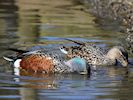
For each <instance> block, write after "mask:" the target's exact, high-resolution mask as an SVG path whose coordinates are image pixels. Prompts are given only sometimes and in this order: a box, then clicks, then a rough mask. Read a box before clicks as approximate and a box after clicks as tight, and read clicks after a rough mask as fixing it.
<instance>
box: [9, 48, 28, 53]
mask: <svg viewBox="0 0 133 100" xmlns="http://www.w3.org/2000/svg"><path fill="white" fill-rule="evenodd" d="M7 50H11V51H15V52H17V53H26V52H28V51H26V50H21V49H16V48H8V49H7Z"/></svg>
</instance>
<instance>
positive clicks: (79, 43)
mask: <svg viewBox="0 0 133 100" xmlns="http://www.w3.org/2000/svg"><path fill="white" fill-rule="evenodd" d="M64 39H65V40H68V41H71V42H74V43H76V44H78V45H85V43H84V42H79V41H75V40H71V39H68V38H64Z"/></svg>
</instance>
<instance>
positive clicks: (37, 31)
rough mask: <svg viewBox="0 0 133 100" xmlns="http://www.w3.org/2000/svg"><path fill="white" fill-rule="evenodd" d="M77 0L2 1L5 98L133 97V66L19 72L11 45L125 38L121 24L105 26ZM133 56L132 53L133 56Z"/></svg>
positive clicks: (0, 87)
mask: <svg viewBox="0 0 133 100" xmlns="http://www.w3.org/2000/svg"><path fill="white" fill-rule="evenodd" d="M83 9H84V6H83V5H81V4H79V3H78V2H77V0H0V23H1V25H0V52H1V53H0V57H1V59H0V100H68V99H69V100H97V99H98V100H132V98H133V95H132V94H133V84H132V83H133V68H132V65H129V68H121V67H116V66H110V67H102V66H101V67H99V68H98V69H97V71H94V72H93V73H92V74H91V75H77V74H55V75H45V74H35V73H27V72H25V71H21V72H20V73H21V75H20V76H18V75H16V73H14V71H15V69H14V68H13V67H11V64H9V63H8V62H6V61H5V60H3V59H2V56H4V55H7V54H11V53H12V52H11V51H8V50H6V48H7V47H9V46H10V47H16V48H21V49H26V48H29V47H31V46H34V45H39V46H42V45H46V46H47V45H48V46H52V47H53V46H55V47H56V46H57V45H60V44H64V45H71V43H70V42H68V41H65V40H64V39H63V38H72V39H75V40H79V41H86V42H89V43H95V44H97V45H99V46H101V47H110V46H113V45H116V44H119V43H120V42H121V41H123V38H124V37H125V35H124V34H123V33H120V32H117V29H118V28H117V24H111V23H110V24H106V25H103V26H100V25H99V24H97V23H95V17H94V16H92V15H90V14H88V13H86V12H84V11H83ZM130 59H131V58H130Z"/></svg>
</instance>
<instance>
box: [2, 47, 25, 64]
mask: <svg viewBox="0 0 133 100" xmlns="http://www.w3.org/2000/svg"><path fill="white" fill-rule="evenodd" d="M7 50H11V51H14V52H17V53H18V55H16V56H14V55H8V56H3V58H4V59H5V60H7V61H9V62H14V61H15V60H16V59H18V58H21V54H23V53H26V52H27V51H26V50H20V49H16V48H7Z"/></svg>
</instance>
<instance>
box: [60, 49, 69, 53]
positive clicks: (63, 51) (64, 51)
mask: <svg viewBox="0 0 133 100" xmlns="http://www.w3.org/2000/svg"><path fill="white" fill-rule="evenodd" d="M60 51H61V52H62V53H64V54H68V52H67V51H66V50H64V49H62V48H60Z"/></svg>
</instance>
